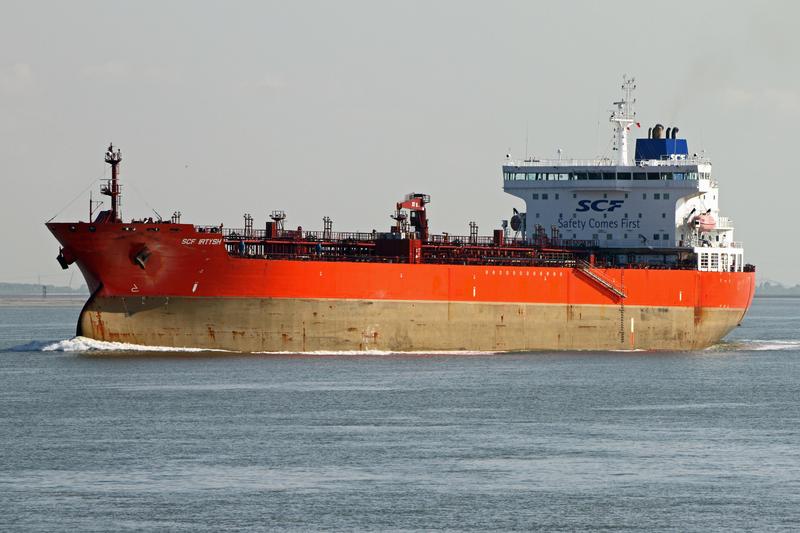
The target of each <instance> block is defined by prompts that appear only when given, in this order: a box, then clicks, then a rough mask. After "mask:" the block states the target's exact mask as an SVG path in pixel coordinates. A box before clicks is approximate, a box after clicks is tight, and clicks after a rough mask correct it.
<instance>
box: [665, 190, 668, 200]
mask: <svg viewBox="0 0 800 533" xmlns="http://www.w3.org/2000/svg"><path fill="white" fill-rule="evenodd" d="M664 200H669V193H668V192H665V193H664Z"/></svg>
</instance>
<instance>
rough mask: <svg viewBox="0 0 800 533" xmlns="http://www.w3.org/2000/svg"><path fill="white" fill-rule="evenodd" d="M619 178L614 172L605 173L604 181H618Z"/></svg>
mask: <svg viewBox="0 0 800 533" xmlns="http://www.w3.org/2000/svg"><path fill="white" fill-rule="evenodd" d="M616 178H617V176H616V174H614V173H613V172H603V179H604V180H613V179H616Z"/></svg>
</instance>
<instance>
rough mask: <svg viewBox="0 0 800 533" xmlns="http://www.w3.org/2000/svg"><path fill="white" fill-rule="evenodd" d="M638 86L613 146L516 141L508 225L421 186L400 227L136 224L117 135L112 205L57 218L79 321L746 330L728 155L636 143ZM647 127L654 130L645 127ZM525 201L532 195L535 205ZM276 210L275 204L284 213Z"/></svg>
mask: <svg viewBox="0 0 800 533" xmlns="http://www.w3.org/2000/svg"><path fill="white" fill-rule="evenodd" d="M634 89H635V82H634V81H633V80H631V79H624V80H623V85H622V97H621V99H619V100H618V101H616V102H614V108H613V111H612V113H611V116H610V122H611V124H612V128H613V134H614V142H613V148H614V151H613V154H614V155H613V157H606V158H600V159H591V160H575V159H568V158H563V157H561V154H559V157H558V158H556V159H551V160H546V159H539V158H534V157H524V158H523V159H522V160H514V159H512V158H511V156H510V155H507V156H506V160H505V161H504V162H503V164H502V180H503V181H502V183H503V189H504V191H505V192H507V193H509V194H510V195H512V196H514V197H516V198H518V199H520V200H522V202H524V205H525V210H524V211H521V210H517V209H514V210H513V211H512V212H511V213H509V214H510V215H511V216H509V217H508V218H507V219H506V220H502V221H501V222H500V224H499V227H498V228H496V229H494V230H493V231H492V233H491V235H487V236H482V235H480V234H479V232H478V226H477V225H476V224H475V223H474V222H471V223H470V224H469V234H465V235H452V234H447V233H439V234H435V233H432V232H431V231H430V228H429V224H428V209H429V204H430V197H429V196H428V195H426V194H423V193H412V194H408V195H406V196H405V197H403V199H402V200H401V201H399V202H397V204H396V205H395V206H394V211H393V212H392V215H391V218H392V219H393V221H392V222H391V223H390V224H388V227H387V231H383V232H377V231H374V230H373V231H371V232H349V233H348V232H334V231H333V229H332V222H331V220H330V219H329V218H327V217H326V218H324V219H323V228H322V230H321V231H308V230H304V229H303V228H301V227H297V228H296V229H287V227H286V214H285V213H284V212H282V211H272V212H271V213H270V215H269V220H265V222H264V224H263V226H261V227H256V226H255V225H254V220H253V217H252V216H250V215H249V214H247V215H245V216H244V224H243V227H241V228H238V229H232V228H228V227H223V226H222V225H211V226H209V225H195V224H187V223H183V222H181V216H180V213H179V212H175V213H174V214H173V216H172V217H171V219H170V220H162V219H160V217H157V218H156V219H155V220H154V219H152V218H147V219H131V220H127V221H125V220H123V218H122V214H121V202H120V200H121V194H122V189H121V184H120V164H121V161H122V154H121V151H120V150H118V149H115V148H114V147H113V145H112V146H109V148H108V150H107V152H106V154H105V161H106V163H108V164H109V165H110V167H111V175H110V178H109V179H108V180H106V181H105V183H104V185H103V187H102V189H101V192H102V194H104V195H105V196H107V197H108V198H109V199H110V209H106V210H103V211H99V212H98V213H94V212H93V206H94V204H93V203H92V202H91V200H90V209H89V219H88V221H87V222H49V223H47V227H48V228H49V230H50V231H51V232H52V233H53V235H54V236H55V237H56V239H57V240H58V241H59V243H60V249H59V253H58V257H57V259H58V261H59V263H60V264H61V266H62V267H63V268H69V266H70V265H72V264H75V265H77V267H78V268H79V269H80V271H81V272H82V274H83V276H84V277H85V279H86V282H87V284H88V286H89V288H90V290H91V296H90V298H89V300H88V301H87V302H86V304H85V306H84V307H83V309H82V311H81V313H80V318H79V321H78V326H77V334H78V335H81V336H85V337H90V338H94V339H99V340H104V341H119V342H126V343H134V344H141V345H159V346H174V347H192V348H208V349H223V350H233V351H241V352H307V351H340V350H388V351H459V350H470V351H516V350H523V351H526V350H695V349H702V348H705V347H708V346H710V345H712V344H714V343H717V342H718V341H719V340H720V339H722V338H723V337H724V336H725V335H726V334H727V333H728V332H730V331H731V330H732V329H733V328H734V327H736V326H737V324H739V323H740V322H741V321H742V319H743V317H744V316H745V313H746V312H747V309H748V307H749V306H750V304H751V302H752V298H753V294H754V289H755V267H753V266H752V265H749V264H745V262H744V250H743V247H742V245H741V244H740V243H739V242H737V241H735V240H734V236H733V231H734V228H733V222H732V221H731V219H730V218H727V217H723V216H721V215H720V210H719V182H718V179H717V176H716V175H715V174H714V173H713V172H712V167H711V163H710V161H708V160H707V159H706V158H705V157H704V156H703V155H698V154H696V153H691V154H690V153H689V149H688V143H687V141H686V139H683V138H679V137H678V128H677V127H674V126H672V127H667V128H664V127H663V126H662V125H660V124H656V125H654V126H652V127H650V128H648V132H647V136H646V137H644V136H643V135H642V138H638V139H636V146H635V154H634V158H633V161H630V160H629V154H628V151H629V150H628V136H629V133H630V132H631V131H632V130H634V129H636V128H640V127H641V125H640V123H639V122H637V118H636V114H635V112H634V111H633V103H634V100H633V97H632V93H633V90H634ZM642 131H643V128H642ZM518 205H520V206H521V203H518ZM265 218H266V217H265Z"/></svg>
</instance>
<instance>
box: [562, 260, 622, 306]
mask: <svg viewBox="0 0 800 533" xmlns="http://www.w3.org/2000/svg"><path fill="white" fill-rule="evenodd" d="M575 263H576V264H575V268H576V270H577V271H578V272H581V273H583V274H585V275H586V276H588V277H589V278H590V279H592V280H594V281H595V282H596V283H598V284H599V285H600V286H601V287H603V288H604V289H606V290H608V291H610V292H612V293H614V294H616V295H617V296H619V297H620V298H626V297H627V296H626V294H625V290H624V289H623V288H621V287H617V286H616V285H615V284H614V282H613V281H612V280H610V279H608V278H606V277H605V276H603V275H602V274H600V273H599V272H598V271H597V270H596V269H595V268H594V267H593V266H592V265H591V264H589V263H588V262H586V261H584V260H583V259H578V260H577V261H576V262H575Z"/></svg>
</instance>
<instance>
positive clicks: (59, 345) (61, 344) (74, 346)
mask: <svg viewBox="0 0 800 533" xmlns="http://www.w3.org/2000/svg"><path fill="white" fill-rule="evenodd" d="M39 349H41V350H42V351H44V352H100V351H105V352H229V353H239V352H231V351H230V350H220V349H210V348H188V347H184V348H179V347H175V346H145V345H142V344H131V343H127V342H108V341H98V340H95V339H90V338H88V337H74V338H72V339H66V340H63V341H58V342H53V343H49V344H46V345H44V346H41V347H40V348H39ZM252 353H254V354H259V355H489V354H495V353H501V352H481V351H466V350H464V351H457V350H452V351H451V350H430V351H414V352H397V351H388V350H340V351H333V350H315V351H309V352H292V351H282V352H252Z"/></svg>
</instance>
